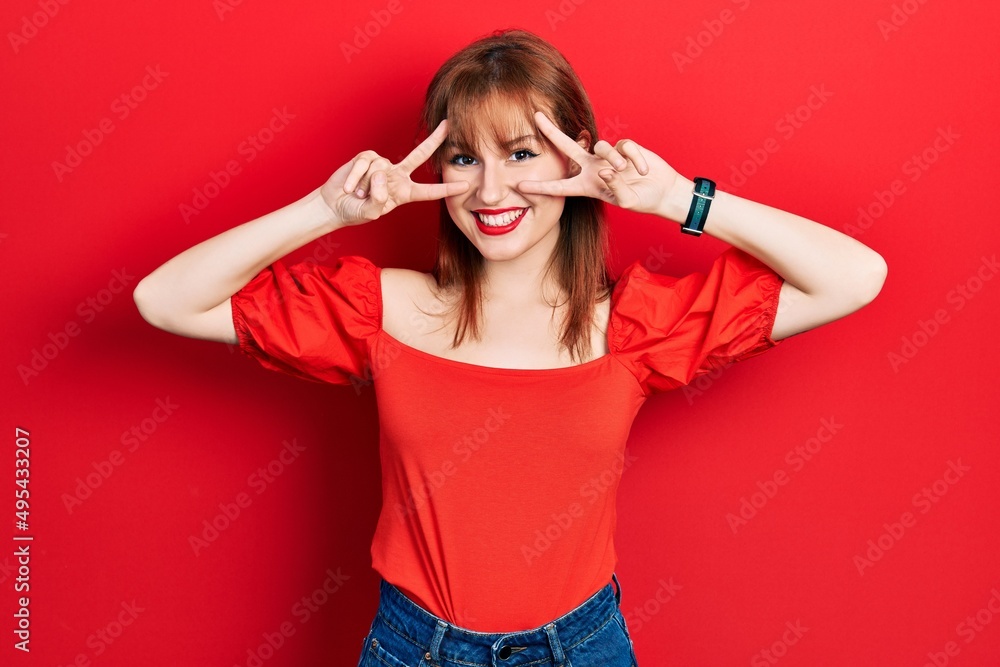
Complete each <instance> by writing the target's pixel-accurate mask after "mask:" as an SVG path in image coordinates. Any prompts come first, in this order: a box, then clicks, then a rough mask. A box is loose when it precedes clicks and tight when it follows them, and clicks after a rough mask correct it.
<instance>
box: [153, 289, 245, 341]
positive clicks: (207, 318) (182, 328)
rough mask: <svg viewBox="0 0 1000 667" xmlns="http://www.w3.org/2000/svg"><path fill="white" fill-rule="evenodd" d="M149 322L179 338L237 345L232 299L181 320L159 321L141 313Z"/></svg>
mask: <svg viewBox="0 0 1000 667" xmlns="http://www.w3.org/2000/svg"><path fill="white" fill-rule="evenodd" d="M140 313H141V314H142V316H143V319H145V320H146V321H147V322H149V323H150V324H152V325H153V326H154V327H156V328H157V329H163V330H164V331H169V332H170V333H173V334H177V335H178V336H187V337H188V338H201V339H203V340H213V341H217V342H219V343H229V344H230V345H236V344H238V343H239V339H238V338H237V336H236V327H235V326H234V325H233V309H232V299H231V298H230V299H226V300H225V301H223V302H222V303H220V304H219V305H218V306H215V307H214V308H211V309H209V310H207V311H205V312H204V313H200V314H198V315H188V316H186V317H184V318H183V319H181V320H164V319H158V318H155V317H153V316H151V315H147V314H146V313H144V312H142V311H140Z"/></svg>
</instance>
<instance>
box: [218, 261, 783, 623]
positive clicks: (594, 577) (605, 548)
mask: <svg viewBox="0 0 1000 667" xmlns="http://www.w3.org/2000/svg"><path fill="white" fill-rule="evenodd" d="M379 272H380V269H379V267H377V266H375V265H374V264H373V263H372V262H371V261H369V260H368V259H365V258H363V257H359V256H353V255H352V256H344V257H341V258H339V259H338V260H337V262H336V264H335V266H333V267H328V266H320V265H316V264H315V263H299V264H296V265H293V266H291V267H286V266H285V265H284V264H283V263H282V262H281V261H278V262H275V263H274V264H272V265H271V266H269V267H267V268H266V269H264V270H262V271H261V272H260V273H259V274H258V275H257V276H255V277H254V278H253V279H252V280H251V281H250V282H249V283H248V284H247V285H246V286H245V287H243V288H242V289H241V290H240V291H239V292H237V293H236V294H234V295H233V297H232V311H233V324H234V325H235V327H236V332H237V334H238V337H239V343H240V349H241V350H242V351H243V352H245V353H246V354H248V355H249V356H251V357H253V358H255V359H257V361H258V362H259V363H260V364H261V365H262V366H264V367H265V368H269V369H272V370H276V371H280V372H283V373H287V374H289V375H293V376H296V377H299V378H302V379H306V380H312V381H318V382H327V383H333V384H351V383H352V382H355V383H356V382H366V381H370V382H371V383H372V384H373V385H374V388H375V395H376V400H377V403H378V413H379V430H380V445H379V446H380V460H381V464H382V508H381V514H380V516H379V519H378V524H377V526H376V530H375V536H374V539H373V541H372V545H371V554H372V567H373V568H374V569H375V571H377V572H378V573H379V574H380V575H381V576H382V577H383V578H385V580H386V581H389V582H390V583H392V584H394V585H395V586H396V587H398V588H399V589H400V590H401V591H402V592H403V593H404V594H406V595H407V596H408V597H409V598H410V599H412V600H413V601H414V602H416V603H417V604H419V605H420V606H422V607H423V608H424V609H427V610H428V611H430V612H431V613H432V614H434V615H436V616H438V617H440V618H443V619H445V620H447V621H449V622H450V623H454V624H455V625H459V626H462V627H466V628H469V629H471V630H476V631H479V632H512V631H518V630H527V629H531V628H535V627H538V626H540V625H542V624H544V623H546V622H548V621H550V620H552V619H555V618H557V617H559V616H561V615H563V614H565V613H566V612H568V611H570V610H571V609H573V608H574V607H576V606H578V605H579V604H581V603H582V602H583V601H584V600H586V599H587V598H588V597H590V596H591V595H593V594H594V593H595V592H596V591H597V590H599V589H600V588H602V587H603V586H605V585H607V584H608V583H609V582H610V580H611V574H612V572H613V571H614V569H615V567H616V565H617V555H616V553H615V548H614V543H613V536H614V531H615V520H616V516H615V496H616V493H617V490H618V484H619V481H620V479H621V473H622V469H623V466H624V464H625V443H626V440H627V438H628V434H629V429H630V428H631V425H632V421H633V419H634V418H635V415H636V413H637V412H638V410H639V408H640V407H641V406H642V404H643V402H644V401H645V400H646V398H647V397H648V396H649V395H651V394H652V393H655V392H659V391H667V390H670V389H675V388H677V387H681V386H683V385H685V384H688V383H690V382H691V381H692V380H694V379H695V378H697V377H698V376H700V375H702V374H705V373H709V372H711V371H713V370H714V369H717V368H719V367H721V366H723V365H726V364H729V363H731V362H734V361H739V360H742V359H747V358H749V357H752V356H755V355H757V354H760V353H762V352H764V351H765V350H768V349H770V348H771V347H774V346H775V345H777V344H778V343H779V342H781V341H775V340H772V339H771V337H770V334H771V329H772V327H773V326H774V318H775V313H776V310H777V306H778V292H779V290H780V288H781V284H782V278H781V276H779V275H778V274H776V273H775V272H774V271H773V270H772V269H770V268H769V267H768V266H767V265H765V264H764V263H762V262H761V261H759V260H757V259H756V258H754V257H752V256H751V255H749V254H747V253H745V252H743V251H741V250H739V249H737V248H734V247H731V248H729V249H728V250H726V251H725V252H723V253H722V254H721V255H719V256H718V257H717V258H716V260H715V261H714V263H713V264H712V266H711V269H710V270H709V272H708V274H707V275H705V274H701V273H692V274H689V275H687V276H684V277H682V278H675V277H672V276H668V275H663V274H659V273H650V272H649V271H647V270H646V269H645V268H644V267H643V266H642V265H641V264H640V263H639V262H634V263H633V264H632V265H630V266H629V267H628V268H627V269H626V270H625V271H624V272H623V273H622V275H621V277H620V278H619V280H618V281H617V282H616V284H615V287H614V291H613V293H612V303H611V316H610V323H609V328H608V346H609V349H610V353H609V354H606V355H604V356H602V357H599V358H597V359H593V360H591V361H588V362H586V363H583V364H579V365H576V366H570V367H566V368H555V369H541V370H538V369H535V370H530V369H525V370H519V369H505V368H491V367H486V366H479V365H475V364H470V363H465V362H460V361H454V360H450V359H444V358H442V357H437V356H435V355H432V354H429V353H427V352H423V351H421V350H417V349H416V348H413V347H410V346H408V345H406V344H405V343H404V342H402V341H399V340H396V339H394V338H393V337H391V336H390V335H389V334H387V333H386V332H385V331H383V330H382V328H381V321H382V317H381V316H382V312H381V309H382V299H381V288H380V273H379Z"/></svg>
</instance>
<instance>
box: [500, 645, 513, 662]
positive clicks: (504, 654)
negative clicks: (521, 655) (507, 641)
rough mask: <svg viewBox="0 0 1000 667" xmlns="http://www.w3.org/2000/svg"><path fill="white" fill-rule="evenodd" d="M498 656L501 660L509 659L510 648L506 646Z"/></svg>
mask: <svg viewBox="0 0 1000 667" xmlns="http://www.w3.org/2000/svg"><path fill="white" fill-rule="evenodd" d="M498 655H499V656H500V659H501V660H506V659H507V658H509V657H510V647H509V646H504V647H503V648H501V649H500V653H499V654H498Z"/></svg>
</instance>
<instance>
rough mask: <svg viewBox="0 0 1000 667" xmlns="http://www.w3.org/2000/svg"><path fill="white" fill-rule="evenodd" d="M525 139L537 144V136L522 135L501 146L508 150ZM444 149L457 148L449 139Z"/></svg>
mask: <svg viewBox="0 0 1000 667" xmlns="http://www.w3.org/2000/svg"><path fill="white" fill-rule="evenodd" d="M525 139H531V140H532V141H535V142H536V143H537V142H538V135H537V134H522V135H521V136H519V137H515V138H513V139H511V140H510V141H507V142H505V143H504V145H503V148H509V147H511V146H513V145H514V144H516V143H519V142H521V141H524V140H525ZM444 147H445V148H447V149H454V148H458V145H457V144H456V143H455V142H454V141H452V140H451V139H446V140H445V142H444Z"/></svg>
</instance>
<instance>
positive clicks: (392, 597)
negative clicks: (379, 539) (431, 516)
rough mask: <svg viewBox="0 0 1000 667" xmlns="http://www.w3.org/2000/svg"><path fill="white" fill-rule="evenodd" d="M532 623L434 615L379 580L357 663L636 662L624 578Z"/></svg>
mask: <svg viewBox="0 0 1000 667" xmlns="http://www.w3.org/2000/svg"><path fill="white" fill-rule="evenodd" d="M611 578H612V580H613V581H614V585H615V587H616V588H617V590H615V589H613V588H612V585H611V584H610V583H609V584H608V585H607V586H605V587H604V588H602V589H601V590H599V591H597V592H596V593H594V594H593V595H591V596H590V597H589V598H588V599H587V600H586V601H585V602H583V603H582V604H580V605H579V606H578V607H577V608H576V609H573V610H572V611H569V612H567V613H565V614H563V615H562V616H560V617H559V618H557V619H555V620H554V621H551V622H549V623H546V624H544V625H542V626H539V627H537V628H534V629H532V630H521V631H519V632H502V633H501V632H496V633H488V632H475V631H473V630H467V629H465V628H461V627H459V626H457V625H452V624H451V623H448V622H447V621H445V620H443V619H440V618H438V617H437V616H435V615H433V614H431V613H430V612H428V611H427V610H426V609H424V608H423V607H420V606H419V605H417V604H416V603H414V602H413V601H412V600H410V599H409V598H408V597H406V596H405V595H403V593H402V592H401V591H400V590H399V589H398V588H396V587H395V586H393V585H392V584H390V583H389V582H387V581H386V580H385V579H381V580H380V583H379V604H378V611H377V613H376V614H375V620H374V621H372V625H371V628H370V629H369V631H368V635H367V636H366V637H365V641H364V644H363V645H362V653H361V659H360V661H359V662H358V667H514V666H515V665H527V664H530V665H531V666H532V667H544V666H546V665H551V666H552V667H636V660H635V651H634V650H633V646H632V639H631V637H629V633H628V628H627V627H626V625H625V617H624V616H622V613H621V610H620V606H621V595H622V589H621V584H619V583H618V577H617V576H615V575H614V574H612V575H611Z"/></svg>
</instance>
